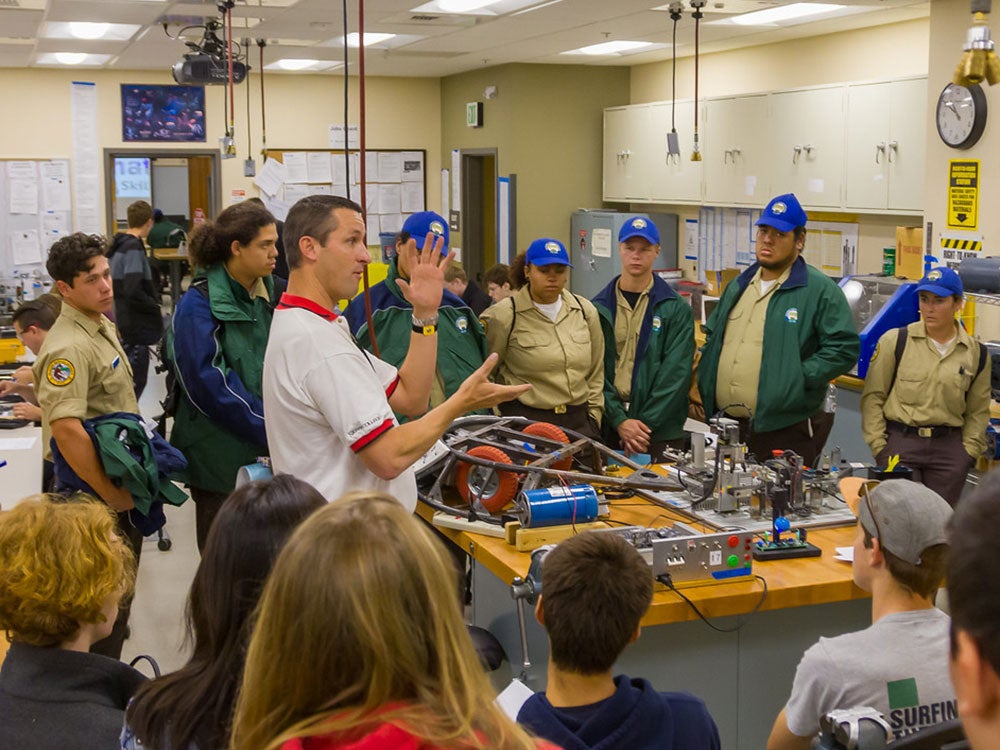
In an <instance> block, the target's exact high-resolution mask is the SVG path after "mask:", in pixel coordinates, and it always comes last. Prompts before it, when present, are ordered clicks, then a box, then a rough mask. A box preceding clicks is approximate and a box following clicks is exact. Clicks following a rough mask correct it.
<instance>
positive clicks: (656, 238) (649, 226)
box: [618, 216, 660, 245]
mask: <svg viewBox="0 0 1000 750" xmlns="http://www.w3.org/2000/svg"><path fill="white" fill-rule="evenodd" d="M633 237H642V238H643V239H644V240H646V242H648V243H649V244H650V245H659V244H660V230H658V229H657V228H656V224H654V223H653V222H652V221H650V220H649V219H647V218H645V217H644V216H633V217H632V218H631V219H629V220H628V221H626V222H625V223H624V224H622V228H621V229H619V230H618V241H619V242H628V241H629V240H630V239H632V238H633Z"/></svg>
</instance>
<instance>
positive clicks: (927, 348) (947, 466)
mask: <svg viewBox="0 0 1000 750" xmlns="http://www.w3.org/2000/svg"><path fill="white" fill-rule="evenodd" d="M963 293H964V290H963V289H962V280H961V279H960V278H959V276H958V274H957V273H955V271H954V270H952V269H951V268H945V267H941V268H932V269H931V270H929V271H928V272H927V274H926V275H925V276H924V277H923V278H922V279H921V280H920V282H919V283H918V284H917V294H918V295H919V297H920V320H918V321H917V322H916V323H910V325H908V326H906V327H904V328H896V329H893V330H891V331H887V332H886V333H885V334H884V335H883V336H882V338H880V339H879V342H878V346H877V347H876V348H875V353H874V354H873V355H872V358H871V364H870V365H869V366H868V374H867V376H866V377H865V387H864V391H863V392H862V394H861V429H862V432H863V433H864V436H865V442H866V443H868V447H869V448H871V451H872V455H873V456H874V457H875V461H876V463H878V465H879V466H885V465H886V464H887V462H888V460H889V458H890V456H899V459H900V460H899V463H900V465H901V466H906V467H908V468H910V469H912V470H913V479H914V480H915V481H918V482H922V483H923V484H925V485H927V486H928V487H930V488H931V489H932V490H934V491H935V492H937V493H938V494H940V495H941V496H942V497H943V498H944V499H945V500H947V501H948V502H949V503H951V505H952V506H954V505H955V504H956V503H957V502H958V500H959V498H960V497H961V495H962V490H963V488H964V487H965V477H966V474H967V473H968V470H969V469H970V468H971V467H972V465H973V464H974V463H975V460H976V458H977V457H979V456H980V455H981V454H982V452H983V451H984V450H985V449H986V425H987V423H988V422H989V418H990V374H991V368H990V367H988V366H987V364H988V363H989V361H990V360H989V353H988V352H987V350H986V347H985V346H984V345H983V344H980V343H978V342H976V340H975V339H973V338H972V336H970V335H969V334H968V333H967V332H966V331H965V329H964V328H963V327H962V325H961V324H960V323H959V321H958V320H957V319H956V316H957V315H958V313H959V311H960V310H961V309H962V299H963Z"/></svg>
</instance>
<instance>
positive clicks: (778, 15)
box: [728, 3, 846, 26]
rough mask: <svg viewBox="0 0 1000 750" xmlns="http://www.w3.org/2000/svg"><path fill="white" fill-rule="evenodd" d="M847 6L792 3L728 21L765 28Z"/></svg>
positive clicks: (746, 14)
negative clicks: (769, 25)
mask: <svg viewBox="0 0 1000 750" xmlns="http://www.w3.org/2000/svg"><path fill="white" fill-rule="evenodd" d="M844 7H846V6H844V5H833V4H830V3H792V4H791V5H782V6H779V7H776V8H767V9H765V10H756V11H754V12H753V13H744V14H743V15H741V16H733V17H732V18H730V19H728V21H729V23H735V24H738V25H740V26H764V25H767V24H773V23H781V22H782V21H795V20H799V19H803V18H808V17H809V16H818V15H819V14H820V13H830V12H832V11H835V10H841V9H842V8H844Z"/></svg>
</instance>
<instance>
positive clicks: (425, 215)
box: [403, 211, 450, 252]
mask: <svg viewBox="0 0 1000 750" xmlns="http://www.w3.org/2000/svg"><path fill="white" fill-rule="evenodd" d="M403 231H404V232H408V233H409V235H410V237H412V238H413V239H414V240H415V241H416V243H417V248H419V249H420V250H423V249H424V240H425V239H426V238H427V233H428V232H430V233H431V234H433V235H435V236H440V237H444V248H442V252H448V241H449V239H450V235H449V233H448V222H447V221H445V220H444V217H442V216H441V214H436V213H434V212H433V211H418V212H417V213H415V214H410V216H409V217H408V218H407V219H406V221H404V222H403Z"/></svg>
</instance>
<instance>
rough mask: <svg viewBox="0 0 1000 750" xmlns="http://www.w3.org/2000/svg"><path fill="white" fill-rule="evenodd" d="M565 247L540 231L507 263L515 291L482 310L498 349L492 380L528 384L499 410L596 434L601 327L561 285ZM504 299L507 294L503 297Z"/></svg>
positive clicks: (586, 305) (491, 346) (566, 265)
mask: <svg viewBox="0 0 1000 750" xmlns="http://www.w3.org/2000/svg"><path fill="white" fill-rule="evenodd" d="M572 267H573V264H572V263H570V261H569V253H568V252H566V247H565V245H563V243H561V242H560V241H559V240H556V239H552V238H549V237H542V238H541V239H537V240H535V241H534V242H532V243H531V244H530V245H529V246H528V249H527V251H526V252H524V253H521V254H520V255H518V256H517V257H516V258H515V259H514V262H513V263H512V264H511V267H510V278H511V281H513V282H514V286H516V287H517V291H516V292H514V294H513V295H512V296H510V297H508V298H507V299H505V300H501V301H500V302H498V303H497V304H495V305H492V306H490V307H488V308H487V309H486V310H484V311H483V314H482V315H481V316H480V320H481V321H482V322H483V325H484V326H485V328H486V346H487V349H488V351H489V352H490V353H492V352H497V354H498V355H499V357H500V361H499V363H498V364H497V369H496V379H497V382H501V383H507V384H509V385H519V384H523V383H530V384H531V386H532V388H531V390H530V391H528V392H527V393H524V394H522V395H521V396H520V398H519V399H518V400H516V401H510V402H508V403H505V404H503V405H501V406H500V407H499V409H500V413H501V414H504V415H511V416H521V417H527V418H529V419H534V420H535V421H538V422H550V423H552V424H555V425H557V426H560V427H568V428H569V429H571V430H576V431H577V432H580V433H582V434H584V435H586V436H587V437H591V438H595V439H597V438H599V437H600V423H601V416H602V413H603V410H604V394H603V390H604V334H603V333H602V332H601V323H600V320H599V318H598V314H597V310H595V309H594V306H593V304H591V303H590V301H589V300H586V299H583V298H582V297H578V296H577V295H575V294H572V293H570V292H569V291H568V290H567V289H566V281H567V280H568V279H569V269H570V268H572ZM508 300H509V301H508Z"/></svg>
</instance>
